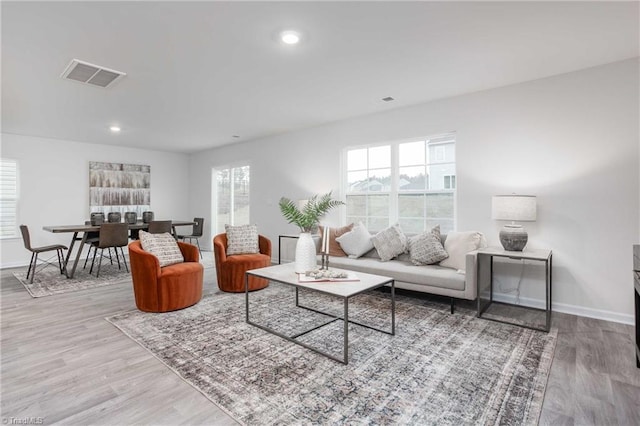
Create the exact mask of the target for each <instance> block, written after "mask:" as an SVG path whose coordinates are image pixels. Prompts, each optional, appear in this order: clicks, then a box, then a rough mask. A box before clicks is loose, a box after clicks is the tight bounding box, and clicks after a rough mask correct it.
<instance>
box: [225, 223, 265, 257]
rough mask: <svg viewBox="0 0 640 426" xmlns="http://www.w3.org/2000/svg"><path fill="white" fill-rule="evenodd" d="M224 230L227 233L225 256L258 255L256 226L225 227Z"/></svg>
mask: <svg viewBox="0 0 640 426" xmlns="http://www.w3.org/2000/svg"><path fill="white" fill-rule="evenodd" d="M224 229H225V230H226V231H227V256H231V255H233V254H254V253H260V245H259V241H258V227H257V226H256V225H238V226H232V225H225V226H224Z"/></svg>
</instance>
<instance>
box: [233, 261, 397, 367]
mask: <svg viewBox="0 0 640 426" xmlns="http://www.w3.org/2000/svg"><path fill="white" fill-rule="evenodd" d="M283 267H284V268H287V269H290V270H291V280H285V279H280V278H277V277H274V276H273V275H270V274H266V273H264V272H262V273H261V272H260V271H261V270H264V269H270V268H283ZM333 269H335V268H332V270H333ZM335 270H338V269H335ZM338 271H339V270H338ZM358 274H361V275H366V276H368V277H376V278H379V282H377V283H375V284H372V285H371V286H368V287H367V288H364V289H361V290H359V291H356V292H354V293H349V294H338V293H336V292H332V291H331V286H332V285H336V284H349V282H340V283H336V282H320V283H318V282H316V283H299V282H298V276H297V274H296V273H295V272H294V271H293V267H292V264H284V265H276V266H269V267H266V268H260V269H252V270H249V271H247V272H246V273H245V281H244V282H245V287H244V290H245V302H246V314H245V320H246V322H247V324H251V325H253V326H255V327H258V328H261V329H263V330H265V331H267V332H269V333H271V334H275V335H276V336H279V337H281V338H283V339H286V340H288V341H290V342H293V343H296V344H298V345H300V346H303V347H305V348H307V349H309V350H312V351H314V352H316V353H319V354H320V355H324V356H326V357H327V358H330V359H332V360H334V361H337V362H340V363H342V364H345V365H346V364H348V363H349V324H355V325H359V326H361V327H366V328H369V329H371V330H375V331H379V332H381V333H385V334H389V335H391V336H394V335H395V334H396V297H395V281H394V279H393V278H388V277H383V276H380V275H373V274H363V273H360V272H359V273H358ZM249 276H254V277H258V278H264V279H268V280H269V281H273V282H277V283H281V284H285V285H288V286H291V287H295V289H296V305H295V306H296V307H298V308H302V309H306V310H309V311H312V312H316V313H319V314H322V315H326V316H328V317H331V319H330V320H329V321H327V322H325V323H323V324H320V325H318V326H316V327H313V328H311V329H309V330H306V331H303V332H300V333H296V334H294V335H292V336H287V335H285V334H283V333H280V332H279V331H277V330H274V329H272V328H270V327H267V326H264V325H262V324H258V323H255V322H253V321H251V320H250V319H249ZM305 284H315V286H308V285H305ZM317 284H324V285H326V289H320V288H317ZM387 284H391V331H390V332H389V331H387V330H382V329H380V328H376V327H372V326H370V325H367V324H362V323H360V322H357V321H353V320H350V319H349V299H350V298H351V297H353V296H357V295H359V294H362V293H365V292H367V291H369V290H373V289H375V288H379V287H382V286H385V285H387ZM301 288H303V289H307V290H311V291H315V292H318V293H324V294H327V295H330V296H334V297H337V298H341V299H342V302H343V310H344V313H343V316H342V317H340V316H335V315H333V314H329V313H327V312H322V311H319V310H317V309H313V308H310V307H307V306H304V305H302V304H300V298H299V289H301ZM340 320H342V321H343V324H344V331H343V334H344V336H343V337H344V339H343V349H342V353H343V357H342V358H339V357H337V356H334V355H332V354H330V353H327V352H324V351H322V350H320V349H318V348H315V347H313V346H311V345H309V344H307V343H304V342H300V341H299V340H297V338H298V337H301V336H304V335H305V334H308V333H310V332H312V331H314V330H317V329H319V328H322V327H324V326H326V325H329V324H332V323H334V322H336V321H340Z"/></svg>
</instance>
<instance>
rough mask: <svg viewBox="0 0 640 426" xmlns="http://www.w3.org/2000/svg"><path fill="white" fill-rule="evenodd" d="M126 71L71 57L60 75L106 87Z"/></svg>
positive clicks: (68, 78)
mask: <svg viewBox="0 0 640 426" xmlns="http://www.w3.org/2000/svg"><path fill="white" fill-rule="evenodd" d="M125 75H127V74H126V73H123V72H120V71H115V70H112V69H109V68H105V67H101V66H100V65H94V64H90V63H88V62H84V61H80V60H78V59H73V60H72V61H71V62H70V63H69V65H67V68H65V70H64V72H63V73H62V75H61V76H60V77H62V78H65V79H67V80H75V81H79V82H81V83H87V84H91V85H92V86H99V87H107V86H109V85H111V84H112V83H113V82H114V81H116V80H118V79H119V78H120V77H124V76H125Z"/></svg>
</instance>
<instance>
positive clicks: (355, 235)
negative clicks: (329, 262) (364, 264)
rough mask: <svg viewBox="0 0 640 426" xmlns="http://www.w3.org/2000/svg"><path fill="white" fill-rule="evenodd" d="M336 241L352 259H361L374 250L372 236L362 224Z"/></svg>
mask: <svg viewBox="0 0 640 426" xmlns="http://www.w3.org/2000/svg"><path fill="white" fill-rule="evenodd" d="M336 241H337V242H338V244H340V247H341V248H342V250H344V252H345V253H347V255H349V257H351V258H356V257H360V256H362V255H363V254H365V253H366V252H368V251H369V250H371V249H372V248H373V243H372V242H371V234H370V233H369V231H367V228H366V227H365V226H364V225H363V224H362V222H360V223H358V224H357V225H355V226H354V227H353V229H352V230H351V231H349V232H345V233H344V234H342V235H341V236H339V237H338V238H336Z"/></svg>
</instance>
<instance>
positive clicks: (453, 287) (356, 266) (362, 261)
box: [318, 234, 477, 313]
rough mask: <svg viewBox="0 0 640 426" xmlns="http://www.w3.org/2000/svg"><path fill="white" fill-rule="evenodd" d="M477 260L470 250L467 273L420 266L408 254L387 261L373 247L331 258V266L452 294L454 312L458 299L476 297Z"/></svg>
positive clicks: (415, 288)
mask: <svg viewBox="0 0 640 426" xmlns="http://www.w3.org/2000/svg"><path fill="white" fill-rule="evenodd" d="M441 238H442V242H443V244H444V242H445V240H446V235H444V234H443V235H442V236H441ZM476 262H477V251H472V252H469V253H467V254H466V257H465V272H464V273H463V272H462V271H457V270H455V269H452V268H445V267H442V266H439V265H423V266H416V265H414V264H412V263H411V261H410V260H409V254H408V253H404V254H401V255H400V256H398V257H396V258H395V259H393V260H389V261H387V262H383V261H381V260H380V257H379V256H378V253H377V251H376V249H373V250H370V251H369V252H368V253H366V254H365V255H364V256H362V257H359V258H357V259H354V258H349V257H336V256H332V257H330V258H329V267H330V268H340V269H348V270H350V271H355V272H366V273H371V274H376V275H382V276H386V277H391V278H393V279H394V280H395V286H396V287H397V288H402V289H407V290H413V291H419V292H423V293H431V294H437V295H440V296H447V297H450V298H451V313H453V310H454V305H455V299H467V300H475V299H476V288H477V277H476V275H477V263H476ZM318 263H320V255H318Z"/></svg>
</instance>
